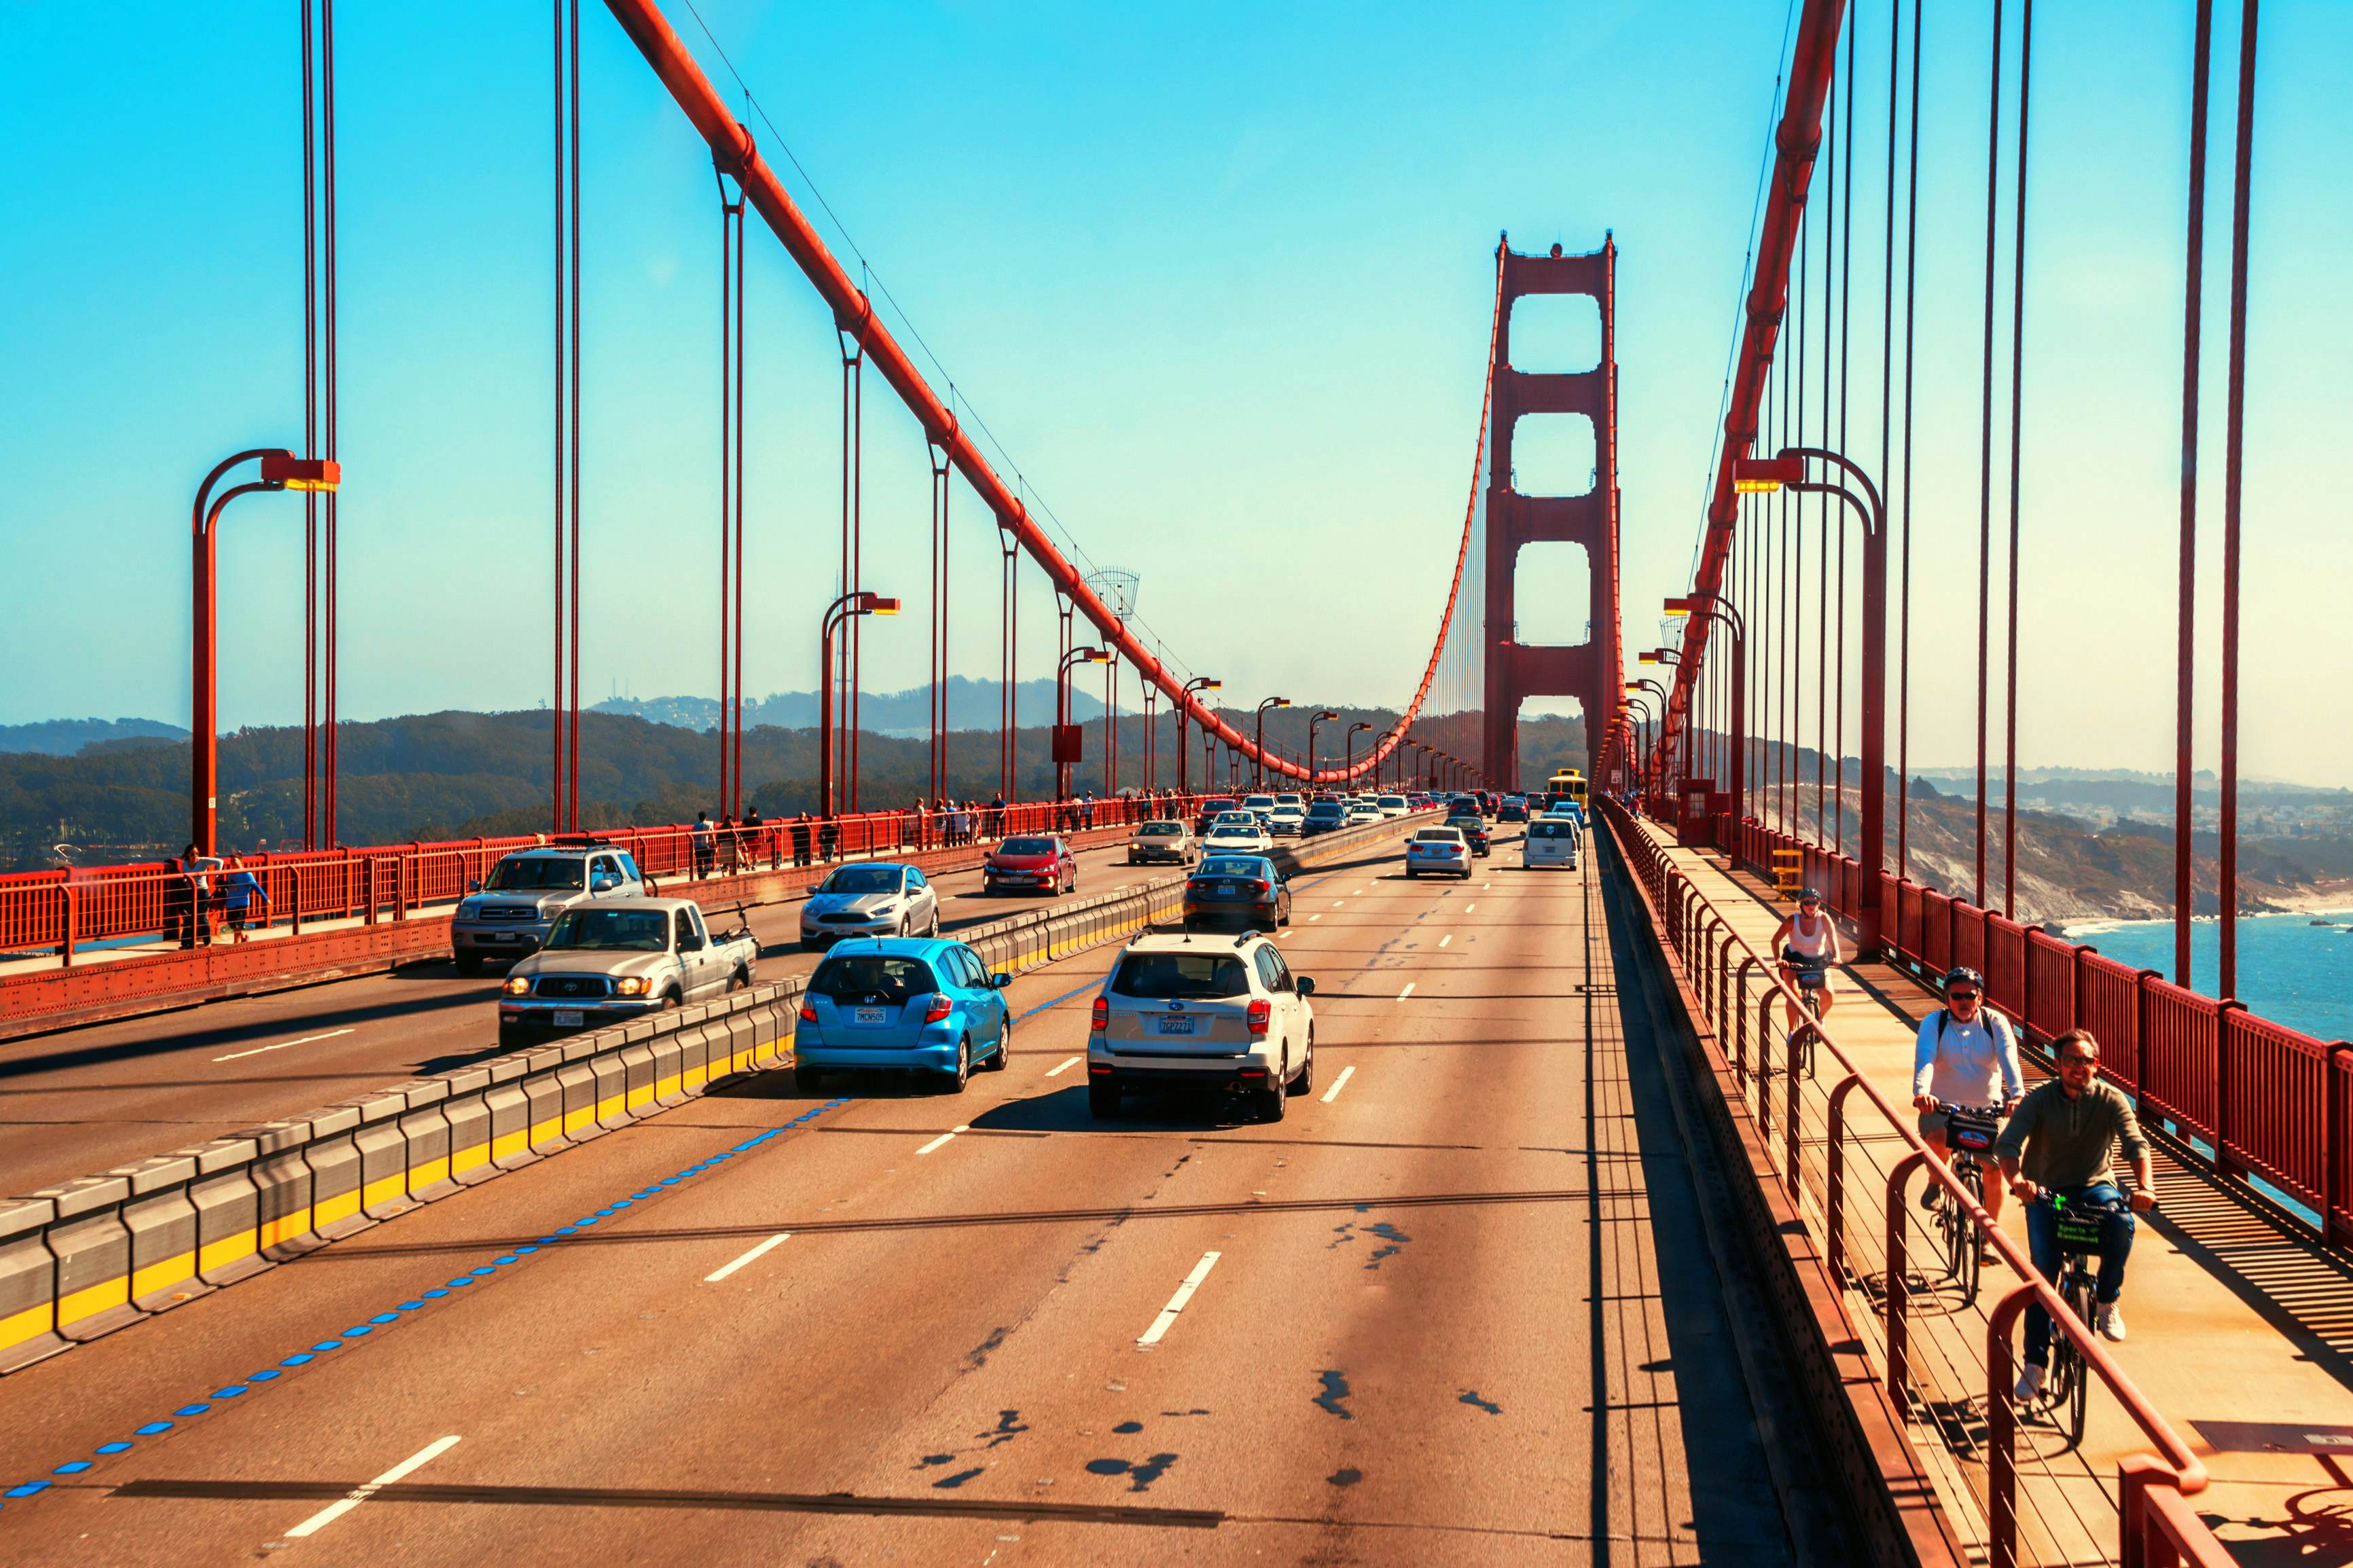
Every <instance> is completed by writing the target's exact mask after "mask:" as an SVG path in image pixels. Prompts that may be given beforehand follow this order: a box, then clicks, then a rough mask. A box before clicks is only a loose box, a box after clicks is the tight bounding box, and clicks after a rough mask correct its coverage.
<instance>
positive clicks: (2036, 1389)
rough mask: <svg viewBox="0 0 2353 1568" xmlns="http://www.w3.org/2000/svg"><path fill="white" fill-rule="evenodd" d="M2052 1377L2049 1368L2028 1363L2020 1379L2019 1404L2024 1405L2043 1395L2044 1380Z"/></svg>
mask: <svg viewBox="0 0 2353 1568" xmlns="http://www.w3.org/2000/svg"><path fill="white" fill-rule="evenodd" d="M2050 1375H2051V1369H2050V1368H2049V1367H2042V1366H2036V1365H2035V1364H2034V1363H2032V1362H2029V1363H2026V1371H2025V1372H2024V1373H2021V1374H2020V1376H2019V1379H2018V1391H2017V1392H2018V1402H2019V1403H2020V1404H2021V1405H2023V1404H2025V1403H2026V1402H2027V1401H2028V1400H2030V1399H2031V1398H2033V1397H2034V1396H2035V1395H2036V1394H2040V1393H2042V1380H2043V1379H2044V1378H2046V1377H2048V1376H2050Z"/></svg>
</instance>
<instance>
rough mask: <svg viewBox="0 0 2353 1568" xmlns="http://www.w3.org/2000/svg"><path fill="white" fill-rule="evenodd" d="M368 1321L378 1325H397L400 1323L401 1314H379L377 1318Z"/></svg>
mask: <svg viewBox="0 0 2353 1568" xmlns="http://www.w3.org/2000/svg"><path fill="white" fill-rule="evenodd" d="M368 1321H369V1322H371V1323H375V1324H378V1325H382V1324H385V1323H396V1322H398V1321H400V1314H399V1313H397V1312H378V1313H377V1314H376V1315H375V1317H373V1318H370V1319H369V1320H368Z"/></svg>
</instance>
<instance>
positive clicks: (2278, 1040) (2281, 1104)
mask: <svg viewBox="0 0 2353 1568" xmlns="http://www.w3.org/2000/svg"><path fill="white" fill-rule="evenodd" d="M1716 840H1717V842H1719V843H1731V844H1737V845H1738V846H1739V847H1740V848H1739V852H1738V855H1739V858H1740V860H1741V861H1742V862H1743V863H1744V864H1746V866H1747V867H1748V868H1750V869H1752V870H1755V871H1757V872H1759V873H1761V874H1767V875H1769V874H1770V872H1771V869H1772V864H1773V852H1774V851H1775V850H1777V849H1797V850H1799V851H1801V852H1802V853H1803V854H1804V856H1805V867H1806V871H1805V875H1806V878H1807V879H1808V881H1809V882H1810V884H1811V885H1813V886H1814V887H1817V888H1820V889H1822V890H1823V892H1824V894H1825V895H1826V896H1828V897H1829V898H1830V899H1831V907H1832V908H1833V909H1834V910H1836V911H1837V912H1838V913H1840V914H1841V915H1845V916H1848V917H1849V918H1852V917H1853V916H1855V915H1856V914H1858V913H1859V912H1860V905H1859V900H1858V899H1857V892H1858V889H1859V883H1858V882H1857V881H1856V880H1855V879H1854V878H1853V877H1852V876H1851V875H1850V874H1849V873H1850V872H1852V871H1853V870H1854V869H1855V868H1856V866H1855V862H1854V861H1853V859H1852V858H1850V857H1847V856H1843V855H1838V856H1833V855H1831V853H1830V852H1829V851H1827V850H1825V849H1823V848H1821V847H1820V846H1818V845H1815V844H1812V843H1810V842H1808V841H1806V840H1804V839H1802V838H1799V837H1796V836H1795V835H1792V834H1787V833H1783V832H1780V831H1778V829H1775V828H1771V827H1767V826H1764V825H1763V824H1761V823H1757V822H1755V821H1744V822H1741V823H1739V824H1738V825H1736V826H1732V827H1728V828H1725V829H1722V830H1720V831H1719V832H1718V833H1717V834H1716ZM1882 888H1883V895H1884V897H1883V908H1888V909H1892V910H1894V911H1895V917H1894V920H1892V921H1888V922H1886V934H1887V935H1888V937H1889V939H1890V940H1891V941H1892V942H1893V943H1894V957H1895V958H1896V959H1897V960H1898V961H1900V962H1902V963H1906V964H1909V965H1910V966H1912V967H1913V968H1914V969H1915V971H1917V972H1918V973H1921V974H1923V975H1925V976H1930V977H1933V976H1936V975H1939V974H1942V973H1944V972H1945V971H1947V969H1952V968H1955V967H1967V968H1970V969H1975V970H1977V971H1978V972H1979V973H1982V974H1983V975H1984V976H1985V977H1986V990H1987V993H1988V994H1989V995H1990V996H1991V997H1992V999H1993V1002H1994V1005H1996V1006H1998V1007H2000V1009H2001V1010H2002V1011H2003V1012H2005V1013H2007V1014H2009V1015H2010V1016H2011V1017H2013V1018H2016V1019H2018V1020H2020V1021H2021V1023H2023V1024H2024V1025H2025V1026H2026V1028H2027V1030H2028V1033H2029V1035H2030V1037H2032V1038H2034V1039H2036V1040H2038V1041H2042V1040H2049V1039H2050V1038H2051V1037H2053V1036H2055V1035H2059V1034H2063V1033H2064V1032H2065V1031H2067V1030H2069V1029H2089V1030H2091V1031H2092V1033H2093V1035H2094V1037H2097V1038H2098V1040H2099V1042H2100V1057H2101V1070H2102V1071H2103V1072H2104V1073H2105V1075H2106V1076H2107V1077H2108V1078H2110V1079H2114V1080H2115V1081H2116V1083H2117V1084H2118V1085H2119V1086H2121V1087H2122V1088H2124V1089H2127V1090H2129V1091H2131V1092H2132V1093H2133V1095H2134V1096H2135V1098H2136V1099H2137V1102H2138V1104H2139V1107H2140V1110H2141V1112H2142V1114H2143V1115H2145V1116H2156V1117H2159V1118H2162V1119H2163V1120H2164V1121H2166V1122H2168V1123H2170V1124H2171V1128H2172V1131H2174V1132H2176V1133H2177V1134H2178V1135H2179V1136H2180V1137H2181V1138H2183V1139H2185V1140H2189V1141H2192V1142H2191V1144H2190V1147H2191V1152H2192V1153H2193V1155H2194V1156H2195V1157H2196V1158H2199V1159H2200V1160H2201V1161H2203V1162H2205V1163H2207V1165H2208V1167H2209V1168H2210V1169H2211V1170H2213V1171H2214V1172H2216V1173H2218V1174H2220V1175H2221V1176H2223V1177H2224V1178H2225V1179H2227V1180H2231V1181H2234V1182H2241V1183H2243V1182H2245V1181H2246V1180H2248V1179H2249V1178H2250V1177H2253V1178H2255V1179H2258V1180H2260V1181H2262V1182H2263V1184H2265V1185H2266V1186H2268V1187H2270V1188H2271V1189H2273V1192H2272V1193H2271V1194H2264V1195H2265V1196H2266V1197H2267V1198H2269V1197H2273V1196H2275V1195H2280V1194H2284V1195H2285V1196H2286V1197H2288V1198H2289V1199H2291V1200H2293V1202H2294V1203H2295V1204H2296V1205H2302V1206H2304V1207H2306V1208H2308V1209H2310V1210H2311V1211H2312V1214H2313V1215H2314V1218H2313V1220H2312V1221H2311V1222H2310V1224H2311V1227H2312V1230H2313V1233H2314V1235H2315V1236H2316V1237H2317V1238H2318V1239H2320V1240H2322V1241H2323V1242H2325V1243H2327V1245H2329V1246H2331V1247H2353V1149H2348V1146H2347V1145H2348V1141H2353V1045H2348V1044H2347V1043H2345V1042H2343V1041H2337V1042H2335V1043H2330V1042H2328V1041H2324V1040H2320V1039H2317V1038H2315V1037H2313V1036H2310V1035H2306V1034H2304V1033H2302V1032H2300V1031H2298V1030H2295V1029H2291V1028H2289V1027H2287V1026H2285V1025H2284V1024H2278V1023H2274V1022H2273V1021H2272V1020H2270V1019H2268V1018H2261V1017H2257V1016H2254V1015H2253V1014H2251V1013H2249V1012H2248V1011H2247V1010H2246V1009H2245V1007H2243V1006H2242V1005H2240V1004H2239V1003H2237V1002H2233V1001H2218V1000H2216V999H2215V998H2213V997H2211V996H2201V995H2200V994H2198V993H2197V992H2194V991H2189V990H2185V989H2183V988H2182V987H2180V986H2179V985H2176V984H2172V983H2171V982H2170V981H2168V980H2166V979H2164V978H2163V977H2162V976H2160V975H2158V973H2156V972H2155V971H2153V970H2140V971H2135V970H2132V969H2128V968H2126V966H2125V965H2123V964H2121V963H2116V961H2115V960H2113V959H2109V958H2104V957H2102V956H2101V955H2100V954H2099V952H2097V950H2095V949H2094V948H2091V947H2087V946H2084V945H2083V944H2081V943H2078V942H2068V941H2065V940H2064V939H2063V938H2060V937H2055V936H2051V935H2049V934H2047V933H2045V932H2043V931H2038V930H2033V929H2031V928H2028V927H2025V926H2021V925H2020V924H2019V923H2017V922H2016V921H2009V920H2005V919H2003V918H2002V917H2001V916H2000V915H1997V914H1991V913H1989V912H1988V911H1986V910H1980V909H1978V908H1977V907H1976V906H1975V905H1973V904H1969V903H1968V902H1966V901H1964V900H1960V899H1957V898H1953V897H1951V896H1949V895H1947V894H1944V893H1938V892H1935V891H1932V890H1930V889H1926V888H1923V887H1920V886H1918V885H1917V884H1915V883H1912V882H1904V881H1897V880H1895V879H1893V878H1888V879H1883V883H1882ZM2299 1217H2301V1216H2299Z"/></svg>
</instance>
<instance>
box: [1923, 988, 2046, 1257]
mask: <svg viewBox="0 0 2353 1568" xmlns="http://www.w3.org/2000/svg"><path fill="white" fill-rule="evenodd" d="M1943 989H1944V993H1945V1005H1943V1006H1942V1007H1939V1008H1937V1009H1936V1011H1935V1012H1933V1013H1931V1014H1929V1015H1928V1016H1926V1018H1923V1019H1922V1020H1920V1038H1919V1040H1918V1042H1917V1043H1916V1044H1915V1046H1914V1047H1913V1050H1912V1109H1913V1110H1916V1111H1918V1112H1919V1113H1920V1142H1923V1143H1926V1145H1928V1147H1929V1148H1930V1149H1931V1150H1932V1151H1934V1152H1935V1153H1936V1158H1937V1159H1939V1160H1948V1159H1950V1158H1951V1157H1952V1155H1951V1151H1950V1150H1949V1149H1948V1148H1947V1145H1946V1140H1945V1128H1946V1124H1947V1122H1949V1121H1951V1120H1952V1112H1951V1111H1950V1110H1949V1109H1948V1108H1949V1107H1952V1106H1956V1105H1961V1106H1982V1107H1986V1108H1988V1109H1991V1110H2000V1111H2007V1110H2009V1109H2010V1107H2011V1106H2013V1105H2016V1104H2017V1103H2018V1099H2019V1096H2021V1095H2022V1094H2024V1093H2025V1092H2026V1080H2025V1079H2024V1078H2023V1077H2021V1075H2020V1073H2019V1070H2018V1034H2017V1031H2015V1030H2013V1029H2012V1028H2011V1027H2010V1020H2009V1019H2007V1018H2005V1017H2003V1016H2001V1015H2000V1014H1999V1013H1997V1012H1995V1011H1993V1010H1992V1009H1991V1008H1989V1007H1988V1006H1987V1005H1985V976H1984V975H1982V974H1979V973H1978V972H1977V971H1976V970H1974V969H1952V970H1947V971H1946V973H1945V979H1944V986H1943ZM1943 1191H1944V1189H1943V1188H1942V1187H1940V1186H1938V1185H1937V1184H1936V1183H1934V1182H1930V1183H1929V1184H1928V1186H1927V1190H1926V1191H1925V1192H1923V1193H1922V1194H1920V1206H1921V1207H1922V1208H1934V1207H1936V1199H1937V1196H1938V1194H1941V1193H1942V1192H1943ZM1985 1209H1986V1213H1987V1214H1988V1215H1990V1216H1991V1217H1992V1218H1993V1219H1994V1220H1995V1222H1996V1223H2000V1219H2001V1185H2000V1183H1996V1184H1993V1185H1991V1186H1989V1187H1988V1188H1986V1194H1985ZM1978 1246H1979V1247H1981V1248H1983V1249H1985V1250H1987V1251H1990V1247H1989V1244H1988V1243H1986V1241H1985V1240H1984V1239H1983V1238H1982V1237H1980V1238H1979V1240H1978Z"/></svg>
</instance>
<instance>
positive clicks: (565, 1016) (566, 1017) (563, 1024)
mask: <svg viewBox="0 0 2353 1568" xmlns="http://www.w3.org/2000/svg"><path fill="white" fill-rule="evenodd" d="M554 1016H555V1026H556V1027H557V1028H559V1029H576V1028H578V1027H579V1026H581V1025H583V1024H586V1022H587V1021H588V1019H587V1016H586V1015H585V1014H584V1013H582V1012H581V1010H580V1009H579V1008H577V1007H558V1008H556V1009H555V1015H554Z"/></svg>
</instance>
